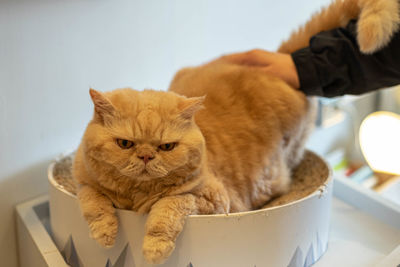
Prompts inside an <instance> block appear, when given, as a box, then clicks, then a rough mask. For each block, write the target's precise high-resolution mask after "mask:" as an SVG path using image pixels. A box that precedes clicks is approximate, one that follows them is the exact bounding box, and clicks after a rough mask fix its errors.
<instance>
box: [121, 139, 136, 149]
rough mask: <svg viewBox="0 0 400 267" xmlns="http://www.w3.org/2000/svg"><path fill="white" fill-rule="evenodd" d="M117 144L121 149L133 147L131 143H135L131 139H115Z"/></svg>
mask: <svg viewBox="0 0 400 267" xmlns="http://www.w3.org/2000/svg"><path fill="white" fill-rule="evenodd" d="M117 144H118V145H119V147H120V148H122V149H129V148H131V147H133V145H134V144H135V143H133V142H132V141H129V140H125V139H117Z"/></svg>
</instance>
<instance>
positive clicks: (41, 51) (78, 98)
mask: <svg viewBox="0 0 400 267" xmlns="http://www.w3.org/2000/svg"><path fill="white" fill-rule="evenodd" d="M327 2H328V0H314V1H298V0H282V1H276V0H253V1H241V0H223V1H222V0H219V1H212V0H207V1H188V0H174V1H172V0H170V1H165V0H164V1H161V0H159V1H155V0H136V1H133V0H126V1H125V0H113V1H110V0H9V1H4V0H0V213H1V219H0V258H1V266H7V267H14V266H17V254H16V241H15V228H14V216H13V207H14V205H15V204H17V203H19V202H22V201H24V200H26V199H29V198H32V197H34V196H37V195H39V194H42V193H45V192H46V191H47V186H46V167H47V165H48V163H49V160H51V159H52V158H54V157H55V156H56V155H57V154H59V153H61V152H63V151H65V150H67V149H73V148H75V147H76V146H77V144H78V143H79V139H80V136H81V134H82V132H83V130H84V127H85V124H86V123H87V122H88V120H89V119H90V116H91V112H92V106H91V103H90V101H89V97H88V89H89V86H92V87H94V88H96V89H100V90H110V89H113V88H116V87H124V86H131V87H134V88H136V89H143V88H145V87H152V88H156V89H165V88H167V86H168V83H169V81H170V79H171V77H172V75H173V73H174V72H175V71H176V70H177V69H179V68H181V67H183V66H185V65H194V64H199V63H201V62H204V61H207V60H209V59H211V58H214V57H217V56H219V55H221V54H222V53H228V52H233V51H241V50H247V49H252V48H265V49H270V50H273V49H275V48H276V47H277V45H278V44H279V42H280V41H281V40H282V39H283V38H285V37H287V36H288V34H289V32H290V31H291V29H293V28H294V27H295V26H296V25H298V24H299V23H300V22H303V21H305V20H306V18H307V17H308V16H309V14H310V13H311V12H312V11H314V10H316V9H318V7H319V6H321V4H322V3H327Z"/></svg>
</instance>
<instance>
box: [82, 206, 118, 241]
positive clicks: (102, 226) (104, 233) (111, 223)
mask: <svg viewBox="0 0 400 267" xmlns="http://www.w3.org/2000/svg"><path fill="white" fill-rule="evenodd" d="M89 228H90V236H91V237H92V238H93V239H94V240H96V241H97V242H98V243H99V244H100V245H101V246H103V247H105V248H110V247H112V246H114V243H115V238H116V236H117V233H118V219H117V216H115V215H114V214H112V215H103V216H101V217H99V218H98V219H96V220H93V221H92V222H91V223H90V224H89Z"/></svg>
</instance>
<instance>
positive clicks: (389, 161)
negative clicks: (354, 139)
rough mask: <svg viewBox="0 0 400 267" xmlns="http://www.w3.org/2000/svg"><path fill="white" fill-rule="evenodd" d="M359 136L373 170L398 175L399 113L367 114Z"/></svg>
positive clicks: (381, 112)
mask: <svg viewBox="0 0 400 267" xmlns="http://www.w3.org/2000/svg"><path fill="white" fill-rule="evenodd" d="M359 138H360V146H361V151H362V153H363V155H364V157H365V160H366V161H367V162H368V164H369V166H370V167H371V168H372V169H373V170H374V171H378V172H385V173H391V174H396V175H400V115H398V114H395V113H392V112H386V111H379V112H375V113H372V114H370V115H368V116H367V117H366V118H365V119H364V121H363V122H362V123H361V126H360V134H359Z"/></svg>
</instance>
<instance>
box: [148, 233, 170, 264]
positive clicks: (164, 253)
mask: <svg viewBox="0 0 400 267" xmlns="http://www.w3.org/2000/svg"><path fill="white" fill-rule="evenodd" d="M174 248H175V243H174V242H173V241H171V240H165V238H163V237H160V236H150V235H146V236H145V237H144V240H143V256H144V258H145V259H146V261H147V262H148V263H150V264H161V263H164V261H165V260H166V259H167V258H168V257H169V255H171V253H172V251H173V250H174Z"/></svg>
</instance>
